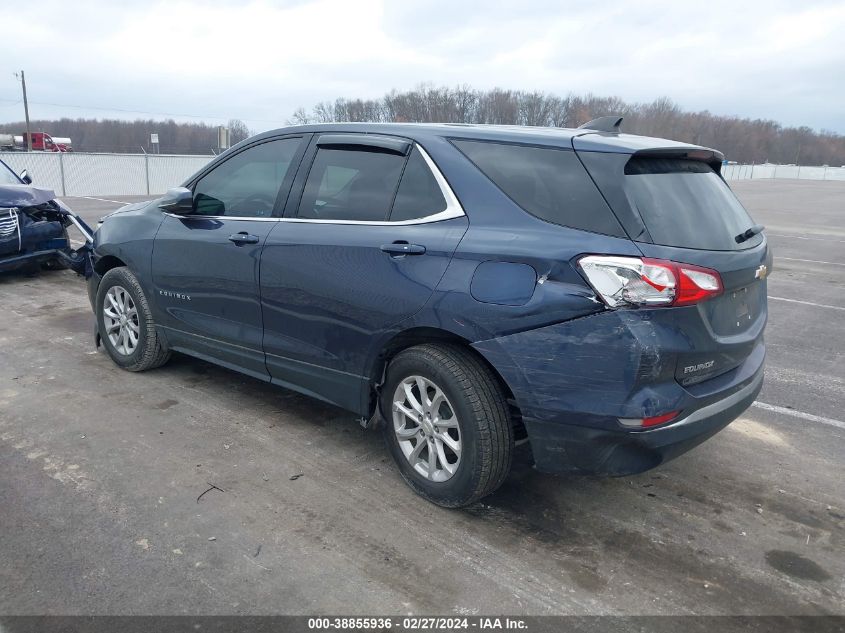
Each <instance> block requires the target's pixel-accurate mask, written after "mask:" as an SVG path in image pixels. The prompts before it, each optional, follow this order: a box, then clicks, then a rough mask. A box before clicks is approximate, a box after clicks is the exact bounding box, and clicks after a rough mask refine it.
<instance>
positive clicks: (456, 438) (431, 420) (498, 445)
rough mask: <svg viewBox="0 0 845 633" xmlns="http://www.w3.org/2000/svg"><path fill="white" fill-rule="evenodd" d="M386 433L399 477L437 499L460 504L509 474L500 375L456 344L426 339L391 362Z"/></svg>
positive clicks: (509, 436)
mask: <svg viewBox="0 0 845 633" xmlns="http://www.w3.org/2000/svg"><path fill="white" fill-rule="evenodd" d="M381 411H382V415H383V417H384V419H385V424H384V425H383V433H384V437H385V442H386V443H387V446H388V449H389V450H390V452H391V454H392V455H393V458H394V460H395V461H396V464H397V465H398V467H399V471H400V472H401V474H402V477H403V478H404V479H405V481H406V482H407V483H408V485H409V486H410V487H411V488H412V489H413V490H414V491H415V492H416V493H417V494H419V495H421V496H423V497H425V498H426V499H428V500H429V501H432V502H434V503H436V504H437V505H440V506H444V507H447V508H458V507H461V506H465V505H469V504H471V503H474V502H475V501H477V500H479V499H481V498H482V497H484V496H486V495H488V494H490V493H491V492H493V491H494V490H496V489H497V488H498V487H499V486H500V485H501V484H502V482H503V481H504V480H505V478H506V477H507V476H508V473H509V472H510V467H511V461H512V458H513V450H514V439H513V428H512V426H511V421H510V415H509V413H508V406H507V400H506V395H505V393H504V390H503V389H502V386H501V383H500V382H499V380H498V378H497V377H496V376H495V375H494V374H493V372H492V371H491V370H490V368H489V367H487V366H486V365H485V364H484V363H483V362H482V361H481V360H480V359H478V358H477V357H476V356H475V355H474V354H472V352H470V351H469V350H466V349H464V348H462V347H460V346H457V345H445V344H424V345H417V346H415V347H411V348H409V349H407V350H404V351H403V352H401V353H399V354H398V355H397V356H396V357H395V358H394V359H393V360H392V361H391V363H390V365H389V366H388V369H387V376H386V380H385V383H384V385H383V388H382V392H381Z"/></svg>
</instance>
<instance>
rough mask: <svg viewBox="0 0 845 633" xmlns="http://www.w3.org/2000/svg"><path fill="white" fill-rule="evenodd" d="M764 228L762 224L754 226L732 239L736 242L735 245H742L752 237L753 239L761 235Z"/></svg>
mask: <svg viewBox="0 0 845 633" xmlns="http://www.w3.org/2000/svg"><path fill="white" fill-rule="evenodd" d="M765 228H766V227H765V226H763V225H762V224H755V225H754V226H752V227H751V228H750V229H748V230H746V231H744V232H742V233H740V234H739V235H737V236H736V237H734V239H735V240H736V243H737V244H742V243H743V242H744V241H746V240H750V239H751V238H752V237H754V236H755V235H757V234H758V233H761V232H762V231H763V229H765Z"/></svg>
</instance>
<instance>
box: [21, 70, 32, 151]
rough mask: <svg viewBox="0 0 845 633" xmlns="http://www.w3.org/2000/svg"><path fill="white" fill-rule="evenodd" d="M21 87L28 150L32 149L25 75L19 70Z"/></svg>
mask: <svg viewBox="0 0 845 633" xmlns="http://www.w3.org/2000/svg"><path fill="white" fill-rule="evenodd" d="M21 87H22V88H23V113H24V116H25V117H26V148H27V151H28V152H31V151H32V134H30V129H29V103H28V102H27V100H26V77H25V76H24V74H23V71H21Z"/></svg>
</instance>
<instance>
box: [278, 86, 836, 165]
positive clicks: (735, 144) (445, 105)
mask: <svg viewBox="0 0 845 633" xmlns="http://www.w3.org/2000/svg"><path fill="white" fill-rule="evenodd" d="M610 114H614V115H615V114H619V115H622V116H624V117H625V120H624V121H623V123H622V129H623V131H626V132H630V133H632V134H643V135H646V136H658V137H663V138H669V139H674V140H678V141H684V142H688V143H695V144H696V145H704V146H707V147H713V148H716V149H718V150H720V151H721V152H723V153H724V154H725V156H726V157H727V158H728V159H729V160H732V161H738V162H740V163H765V162H771V163H781V164H790V163H795V164H803V165H835V166H839V165H845V136H843V135H841V134H836V133H834V132H829V131H824V130H822V131H820V132H816V131H815V130H813V129H811V128H809V127H806V126H802V127H797V128H796V127H784V126H782V125H780V124H779V123H777V122H776V121H771V120H766V119H749V118H741V117H737V116H723V115H717V114H713V113H711V112H708V111H706V110H704V111H701V112H687V111H684V110H682V109H681V108H680V106H678V105H677V104H676V103H674V102H673V101H672V100H671V99H669V98H668V97H660V98H658V99H656V100H654V101H652V102H651V103H627V102H625V101H623V100H622V99H620V98H619V97H597V96H595V95H592V94H588V95H575V94H569V95H567V96H565V97H561V96H558V95H554V94H548V93H544V92H537V91H522V90H504V89H501V88H494V89H492V90H476V89H473V88H471V87H469V86H457V87H436V86H431V85H422V86H419V87H418V88H416V89H414V90H409V91H406V92H399V91H396V90H394V91H392V92H389V93H387V94H385V95H384V96H383V97H381V98H378V99H350V98H338V99H336V100H335V101H323V102H321V103H318V104H317V105H316V106H314V107H313V108H312V109H311V110H310V111H307V110H306V109H305V108H298V109H297V110H296V112H294V114H293V116H292V118H291V119H290V123H292V124H305V123H328V122H335V121H372V122H394V121H397V122H414V123H424V122H439V123H490V124H505V125H535V126H552V127H578V126H579V125H581V124H583V123H586V122H587V121H589V120H591V119H594V118H596V117H599V116H604V115H610Z"/></svg>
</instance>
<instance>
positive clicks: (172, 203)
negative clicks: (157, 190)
mask: <svg viewBox="0 0 845 633" xmlns="http://www.w3.org/2000/svg"><path fill="white" fill-rule="evenodd" d="M158 206H159V208H160V209H162V210H164V211H167V212H168V213H176V214H178V215H187V214H189V213H193V211H194V194H192V193H191V190H190V189H186V188H185V187H174V188H173V189H168V191H167V193H166V194H164V196H163V197H162V199H161V200H159V203H158Z"/></svg>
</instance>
